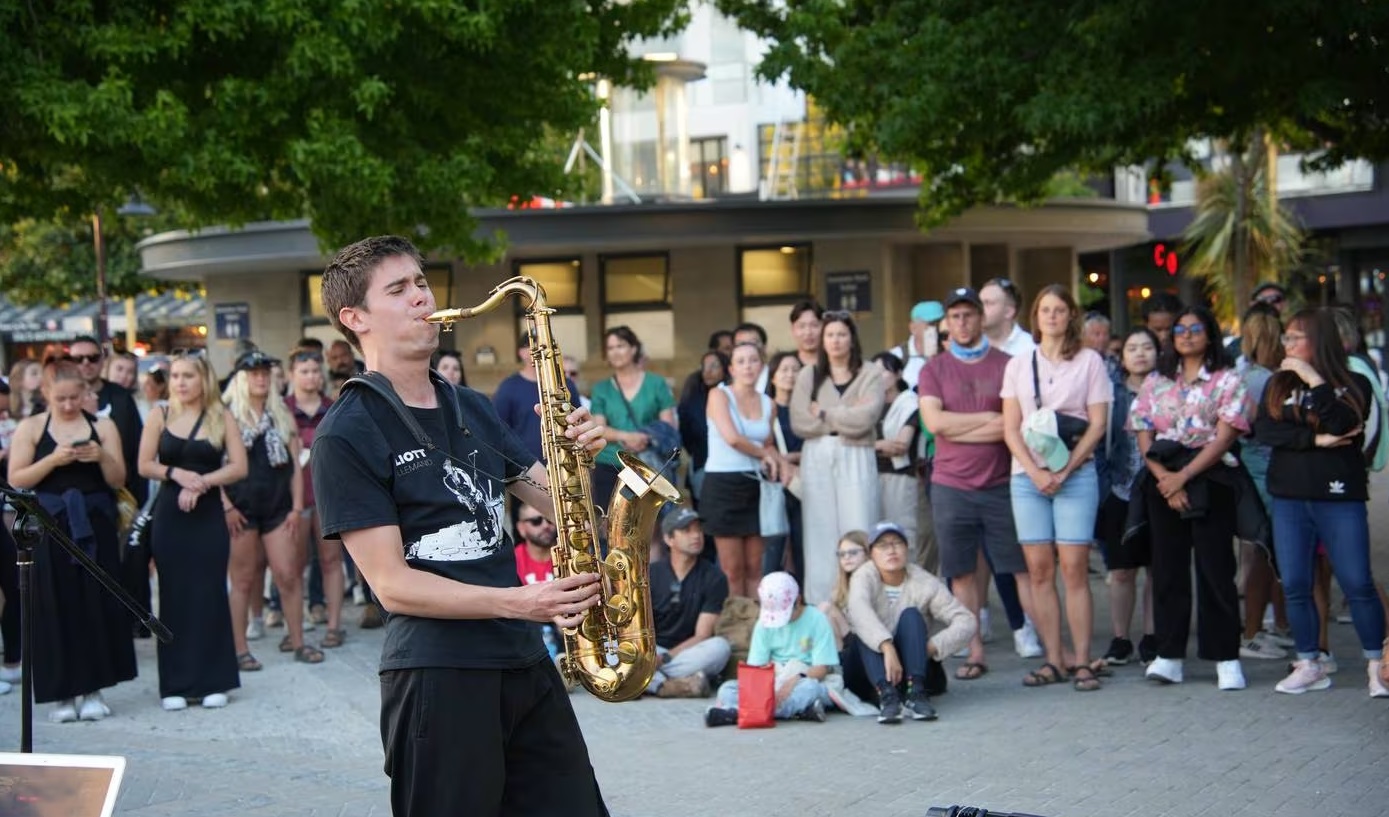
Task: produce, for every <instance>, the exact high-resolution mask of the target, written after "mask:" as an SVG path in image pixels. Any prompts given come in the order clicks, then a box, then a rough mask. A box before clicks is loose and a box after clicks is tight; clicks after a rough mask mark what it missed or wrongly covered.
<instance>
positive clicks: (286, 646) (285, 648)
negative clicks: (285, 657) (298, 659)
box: [280, 636, 294, 652]
mask: <svg viewBox="0 0 1389 817" xmlns="http://www.w3.org/2000/svg"><path fill="white" fill-rule="evenodd" d="M280 652H294V639H292V638H290V637H289V636H285V637H284V638H282V639H280Z"/></svg>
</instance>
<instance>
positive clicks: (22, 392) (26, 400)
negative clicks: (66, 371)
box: [10, 358, 44, 420]
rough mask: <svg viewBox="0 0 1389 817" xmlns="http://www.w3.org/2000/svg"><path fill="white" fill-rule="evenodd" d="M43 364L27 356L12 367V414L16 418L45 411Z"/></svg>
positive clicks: (21, 418)
mask: <svg viewBox="0 0 1389 817" xmlns="http://www.w3.org/2000/svg"><path fill="white" fill-rule="evenodd" d="M42 383H43V366H41V365H40V364H39V362H38V361H37V360H32V359H29V358H26V359H24V360H20V361H16V362H15V364H14V365H13V366H11V367H10V416H11V417H14V418H15V419H16V420H23V419H24V418H25V417H32V416H34V415H35V414H38V413H40V412H42V411H43V409H44V403H43V394H42V393H41V392H40V390H39V387H40V385H42Z"/></svg>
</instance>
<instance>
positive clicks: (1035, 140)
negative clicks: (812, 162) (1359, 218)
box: [716, 0, 1389, 222]
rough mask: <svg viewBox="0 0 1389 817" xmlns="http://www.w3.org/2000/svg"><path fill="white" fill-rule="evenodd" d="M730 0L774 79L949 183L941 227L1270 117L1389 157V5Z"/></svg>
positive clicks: (933, 209) (1327, 142)
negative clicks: (760, 45)
mask: <svg viewBox="0 0 1389 817" xmlns="http://www.w3.org/2000/svg"><path fill="white" fill-rule="evenodd" d="M716 2H717V5H718V7H719V9H720V10H721V11H723V12H724V13H725V14H729V15H730V16H732V17H734V18H735V19H737V20H738V21H739V23H740V24H741V25H743V26H744V27H746V28H748V29H750V30H752V31H754V32H755V33H757V34H758V35H760V36H762V37H765V38H767V39H769V40H770V41H771V43H772V45H771V48H770V50H769V52H768V53H767V55H766V57H765V60H764V62H763V63H762V65H761V66H760V68H759V72H760V73H761V74H762V75H763V76H764V77H767V78H769V79H774V78H780V77H785V78H787V79H789V81H790V83H791V84H792V85H794V86H795V87H798V88H801V89H804V90H805V91H806V92H807V93H809V94H811V95H812V96H814V97H815V100H816V102H817V103H818V104H819V105H821V106H823V107H824V109H825V111H826V112H827V114H828V116H829V117H830V118H831V119H832V120H833V121H835V122H837V123H840V124H842V125H845V126H846V127H847V128H848V129H849V131H850V133H851V135H852V138H853V139H855V140H857V142H858V143H859V144H860V145H861V146H863V147H864V148H865V149H872V150H876V151H878V152H879V153H880V154H882V155H884V156H890V157H893V158H894V159H898V160H905V161H910V162H912V163H913V164H914V165H915V166H916V168H917V169H918V170H920V171H921V172H922V173H923V175H924V176H925V177H926V178H927V179H929V180H931V181H930V182H929V183H928V184H926V185H923V188H922V196H921V200H922V205H923V208H924V216H925V218H926V220H927V221H928V222H938V221H940V220H941V219H944V218H948V217H949V216H952V215H955V214H957V213H959V212H960V211H962V210H964V209H965V208H967V207H970V206H972V205H975V204H987V203H993V202H997V201H1001V200H1017V201H1036V200H1039V199H1040V198H1042V197H1044V196H1045V194H1046V191H1047V187H1048V184H1049V182H1050V180H1051V179H1052V177H1053V176H1055V175H1056V174H1057V173H1060V172H1063V171H1066V170H1068V169H1074V170H1079V171H1088V172H1098V173H1107V172H1109V171H1110V169H1111V168H1113V167H1114V166H1115V165H1125V164H1143V163H1145V162H1147V161H1149V160H1153V159H1168V158H1179V157H1184V154H1185V150H1186V145H1187V143H1188V141H1189V140H1190V139H1192V138H1196V137H1207V136H1216V137H1219V136H1240V135H1243V134H1248V133H1249V132H1251V131H1252V130H1253V129H1254V128H1255V127H1256V126H1260V125H1263V126H1267V127H1271V128H1274V129H1275V131H1276V132H1280V133H1297V134H1302V135H1305V136H1306V138H1307V139H1308V143H1309V144H1310V145H1312V146H1316V147H1318V148H1321V147H1325V148H1327V152H1326V153H1325V154H1324V155H1323V156H1322V157H1321V161H1322V162H1323V163H1324V164H1327V165H1334V164H1338V163H1340V162H1341V161H1343V160H1344V159H1345V158H1348V157H1363V158H1370V159H1382V158H1385V157H1389V3H1383V2H1373V1H1372V0H1319V2H1290V0H1244V2H1229V1H1228V0H1216V1H1215V2H1211V0H1199V1H1198V0H1110V2H1095V0H1090V2H1080V1H1078V0H1073V1H1072V2H1060V3H1054V2H1049V3H1042V2H1036V0H894V2H883V0H716Z"/></svg>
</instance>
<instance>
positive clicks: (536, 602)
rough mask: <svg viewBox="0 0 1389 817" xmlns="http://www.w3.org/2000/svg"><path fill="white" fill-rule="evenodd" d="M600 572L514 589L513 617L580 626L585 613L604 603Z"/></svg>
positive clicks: (561, 625)
mask: <svg viewBox="0 0 1389 817" xmlns="http://www.w3.org/2000/svg"><path fill="white" fill-rule="evenodd" d="M598 590H599V585H598V574H597V573H579V574H577V575H574V576H565V577H564V578H562V579H555V580H554V581H549V582H540V583H538V584H527V585H524V586H521V587H517V588H516V589H515V590H514V593H515V598H514V599H512V600H511V608H512V613H513V615H512V617H513V618H520V619H525V620H526V621H539V622H544V623H551V622H553V623H554V625H555V626H556V627H561V628H566V627H577V626H579V623H580V622H582V621H583V618H584V613H586V612H587V611H588V610H590V609H592V608H594V607H597V606H598V605H599V604H601V603H602V600H603V599H602V597H601V596H599V594H598Z"/></svg>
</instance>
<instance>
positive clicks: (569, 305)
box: [512, 258, 583, 311]
mask: <svg viewBox="0 0 1389 817" xmlns="http://www.w3.org/2000/svg"><path fill="white" fill-rule="evenodd" d="M512 266H513V270H514V272H515V274H516V275H525V276H527V277H529V278H534V279H535V280H537V281H539V282H540V285H541V286H543V287H545V298H546V300H547V302H548V304H549V306H550V308H551V309H558V310H570V311H580V310H582V309H583V301H582V300H581V299H580V287H581V284H582V280H583V262H581V261H580V260H579V259H577V258H553V259H546V260H535V261H516V262H515V263H514V264H513V265H512Z"/></svg>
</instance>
